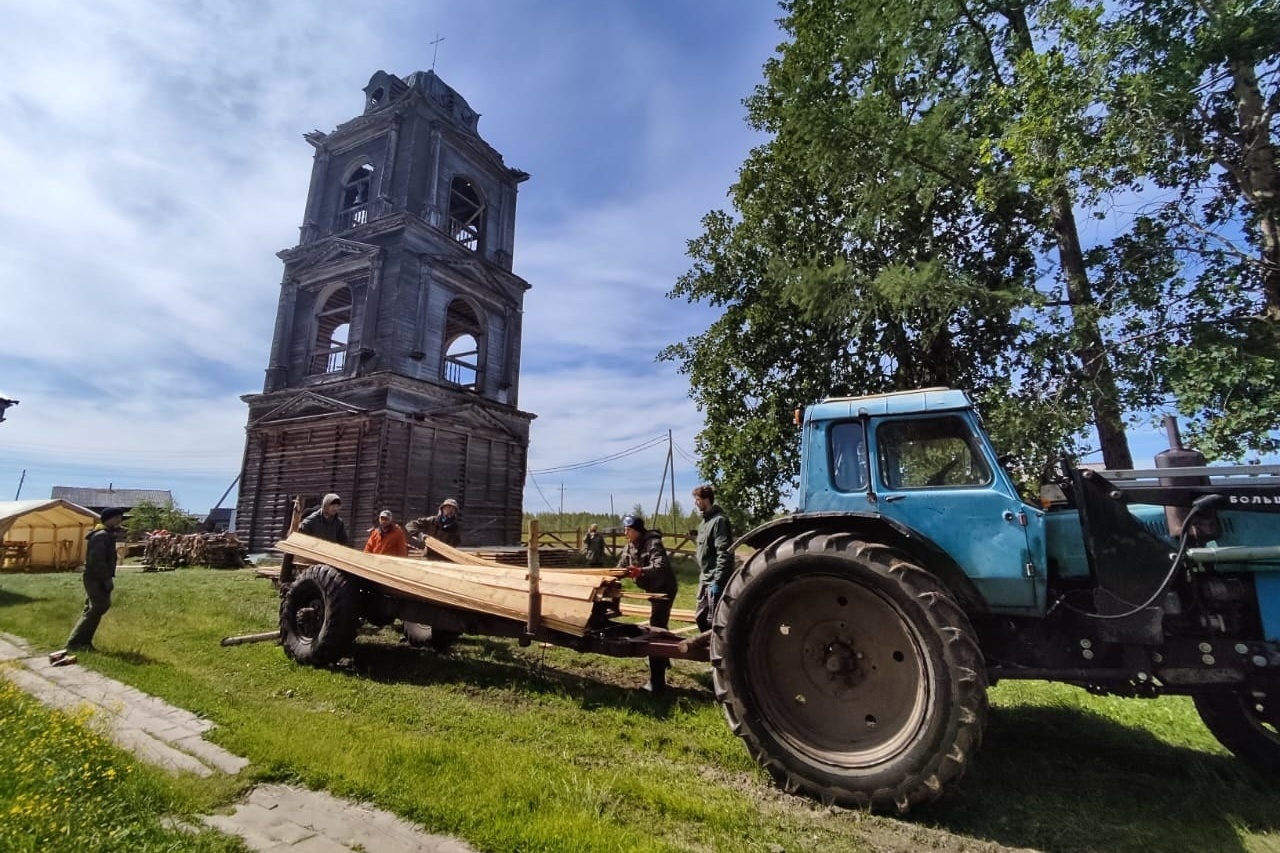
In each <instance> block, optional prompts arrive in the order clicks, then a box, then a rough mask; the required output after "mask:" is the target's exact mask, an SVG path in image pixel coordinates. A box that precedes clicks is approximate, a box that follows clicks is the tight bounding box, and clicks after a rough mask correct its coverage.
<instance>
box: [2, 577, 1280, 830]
mask: <svg viewBox="0 0 1280 853" xmlns="http://www.w3.org/2000/svg"><path fill="white" fill-rule="evenodd" d="M693 578H694V575H693V571H692V569H691V567H690V566H689V565H685V566H683V567H682V568H681V580H682V592H681V596H680V599H679V600H678V601H677V606H680V607H692V604H693V593H694V587H695V586H696V583H695V581H694V579H693ZM81 597H82V592H81V588H80V579H79V576H78V575H71V574H50V575H3V576H0V630H3V631H7V632H10V633H14V634H17V635H19V636H22V637H25V638H27V639H28V640H29V641H30V642H31V643H32V644H33V646H35V647H36V648H37V649H38V650H48V649H52V648H57V647H59V646H60V645H61V643H62V642H63V641H64V640H65V638H66V634H67V632H68V631H69V629H70V627H71V624H72V623H73V622H74V620H75V616H76V615H77V613H78V611H79V609H80V606H81ZM277 606H278V598H277V594H276V592H275V591H274V590H273V589H272V587H271V585H270V584H269V583H268V582H267V581H265V580H261V579H258V578H255V577H254V576H253V573H252V572H251V571H214V570H206V569H182V570H179V571H176V572H162V573H155V574H142V573H139V572H137V571H136V570H130V569H128V568H126V569H124V570H123V571H122V573H121V576H120V577H119V578H118V579H117V584H116V596H115V601H114V606H113V608H112V610H111V612H110V613H108V614H107V616H106V617H105V619H104V620H103V624H102V628H101V629H100V630H99V632H98V635H97V638H96V639H95V644H96V645H97V646H98V648H99V649H100V651H99V652H97V653H90V654H85V655H83V656H82V657H81V661H82V663H83V665H86V666H89V667H92V668H94V669H97V670H99V671H101V672H103V673H105V674H106V675H109V676H111V677H113V678H117V679H120V680H121V681H124V682H126V683H129V684H132V685H135V686H137V687H138V688H140V689H142V690H144V691H147V692H149V693H153V694H155V695H157V696H160V697H161V698H163V699H165V700H167V701H169V702H172V703H174V704H176V705H179V706H181V707H184V708H187V709H189V710H191V711H194V712H196V713H198V714H202V715H205V716H207V717H209V718H210V719H212V720H213V721H215V722H216V723H217V724H218V725H219V728H218V729H216V730H215V731H214V732H213V733H212V734H211V735H210V737H211V738H212V739H214V740H216V741H217V742H218V743H220V744H221V745H222V746H224V747H226V748H227V749H229V750H231V751H232V752H235V753H237V754H240V755H244V756H247V757H249V758H250V759H251V761H252V764H251V765H250V767H249V768H248V769H247V770H246V771H245V772H244V773H243V774H242V776H243V777H247V778H248V781H252V780H269V781H287V782H295V783H300V784H303V785H307V786H310V787H315V788H325V789H327V790H329V791H331V792H332V793H334V794H335V795H338V796H344V797H351V798H354V799H360V800H367V801H371V802H374V803H375V804H377V805H379V806H381V807H383V808H386V809H388V810H391V811H394V812H396V813H398V814H400V815H403V816H404V817H406V818H409V819H411V820H414V821H416V822H418V823H420V824H422V825H423V826H425V827H426V828H427V829H428V830H431V831H434V832H445V833H451V834H456V835H459V836H461V837H463V838H465V839H467V840H468V841H469V842H471V843H472V844H473V845H475V846H476V847H478V848H480V849H482V850H486V851H578V850H581V851H605V850H609V851H614V850H734V851H773V853H776V851H778V850H780V849H781V850H786V851H799V850H823V851H827V850H831V851H836V850H840V851H844V850H848V851H871V850H893V851H924V850H945V851H956V853H958V851H961V850H969V851H981V850H983V849H984V848H986V847H988V845H987V844H985V843H984V842H988V841H990V842H998V843H1000V844H1005V845H1011V846H1016V847H1034V848H1038V849H1041V850H1045V851H1051V853H1073V852H1074V851H1108V852H1109V853H1112V851H1115V852H1117V853H1118V851H1135V853H1137V851H1144V853H1145V851H1213V853H1230V851H1262V850H1273V849H1274V850H1280V799H1278V798H1277V796H1276V795H1277V788H1276V787H1275V786H1273V785H1270V784H1267V783H1264V782H1263V781H1262V780H1261V779H1259V778H1258V777H1257V776H1255V775H1253V774H1252V773H1251V772H1249V771H1247V770H1246V769H1245V768H1244V767H1243V765H1241V764H1240V763H1239V762H1237V761H1236V760H1235V759H1234V758H1232V757H1230V756H1229V755H1227V754H1226V753H1225V752H1224V751H1223V750H1222V749H1221V748H1220V747H1218V745H1217V744H1216V742H1215V741H1214V740H1213V738H1212V737H1211V736H1210V735H1209V733H1208V732H1207V731H1206V730H1205V729H1204V727H1203V726H1202V725H1201V724H1200V722H1199V720H1198V719H1197V717H1196V716H1195V713H1194V711H1193V709H1192V708H1191V704H1190V702H1188V701H1185V700H1182V699H1179V698H1167V699H1160V700H1156V701H1137V700H1120V699H1107V698H1098V697H1093V696H1089V695H1088V694H1086V693H1084V692H1083V691H1080V690H1077V689H1074V688H1068V687H1061V686H1056V685H1046V684H1042V683H1006V684H1002V685H1000V686H998V687H997V688H995V689H993V690H992V692H991V700H992V706H993V707H992V712H991V716H990V721H989V725H988V727H987V736H986V741H985V745H984V747H983V749H982V750H981V751H979V752H978V754H977V756H976V758H975V760H974V761H973V763H972V765H971V766H970V769H969V771H968V774H967V775H966V776H965V778H964V779H962V780H961V781H960V782H959V783H958V784H956V785H954V786H953V787H952V788H951V789H950V790H949V791H948V794H947V796H946V797H944V798H943V800H942V801H941V802H940V803H937V804H935V805H933V806H930V807H927V808H921V809H918V810H916V811H915V812H913V813H912V819H911V820H910V821H897V820H890V819H886V818H879V817H872V816H869V815H866V814H863V813H859V812H847V811H841V810H833V809H827V808H823V807H821V806H819V805H815V804H813V803H810V802H808V801H806V800H803V799H799V798H795V797H790V796H787V795H785V794H783V793H781V792H779V791H778V790H776V789H775V788H774V787H772V785H771V784H770V783H769V781H768V779H767V778H766V777H765V775H764V774H763V773H762V772H761V771H759V770H758V769H757V768H756V766H755V764H754V763H753V762H752V761H751V760H750V759H749V758H748V756H747V754H746V751H745V749H744V748H743V747H742V745H741V744H740V743H739V742H738V741H737V739H736V738H734V737H733V735H732V734H731V733H730V732H729V730H728V727H727V726H726V725H725V722H724V719H723V717H722V715H721V713H720V710H719V708H718V707H717V706H716V704H715V703H714V702H713V701H712V698H711V695H710V691H709V689H708V684H709V671H708V667H707V666H706V665H705V664H695V663H689V662H676V663H675V665H674V667H673V670H672V679H671V680H672V682H673V684H674V685H675V688H676V689H675V691H674V696H673V697H672V698H671V699H670V700H669V701H662V700H654V699H652V698H651V697H649V696H648V695H647V694H643V693H641V692H639V691H638V690H636V689H635V688H636V686H637V685H639V684H641V683H643V682H644V680H645V678H646V675H647V668H646V664H645V661H644V660H643V659H636V660H617V659H612V658H604V657H598V656H591V655H580V654H576V653H573V652H569V651H566V650H563V649H556V648H542V647H539V646H533V647H530V648H520V647H519V646H518V645H517V644H516V643H515V642H514V641H507V640H494V639H487V638H471V637H468V638H464V639H463V640H462V641H461V642H460V643H459V644H458V645H457V646H456V647H455V648H454V650H453V651H451V652H450V653H448V654H444V655H441V654H436V653H434V652H432V651H430V650H420V649H413V648H409V647H408V646H406V645H404V644H402V643H400V642H398V638H397V637H396V636H395V635H394V634H393V633H392V632H391V631H390V630H384V631H382V632H380V633H377V634H373V635H370V636H366V637H362V638H361V640H360V641H359V643H358V646H357V652H356V655H355V656H354V658H353V659H352V661H351V662H350V664H349V665H344V666H342V667H338V668H334V669H330V670H313V669H307V668H304V667H301V666H298V665H296V664H294V663H292V662H291V661H289V660H288V659H286V658H285V656H284V653H283V652H282V651H281V650H280V648H279V647H278V646H276V645H272V644H258V645H248V646H236V647H231V648H222V647H220V646H219V645H218V640H219V639H220V638H221V637H223V636H227V635H230V634H241V633H253V632H257V631H263V630H269V629H270V628H272V627H274V625H275V623H276V618H277V616H276V614H277ZM31 713H36V712H34V711H32V712H31ZM0 736H5V737H7V732H4V733H0ZM0 772H4V773H11V772H13V771H11V770H10V769H9V767H8V765H4V764H0ZM5 784H7V782H6V780H2V779H0V791H2V790H4V788H3V786H4V785H5ZM240 784H244V780H241V781H240ZM234 795H235V791H232V790H230V788H229V786H227V785H225V783H224V790H221V791H217V790H215V789H214V788H213V787H212V786H211V785H209V784H206V785H205V786H204V787H201V788H199V790H198V791H196V792H194V793H189V794H188V795H187V797H188V800H190V799H191V798H195V799H197V800H198V799H199V798H200V797H204V798H206V799H212V800H218V798H219V797H221V802H223V803H229V802H230V801H231V799H233V798H234ZM178 810H179V811H181V809H178ZM934 830H945V831H946V832H949V833H956V834H958V835H959V836H960V837H959V838H955V837H951V836H948V835H944V834H943V833H939V832H935V831H934ZM120 849H132V848H120ZM183 849H193V850H194V849H204V848H195V847H191V848H183Z"/></svg>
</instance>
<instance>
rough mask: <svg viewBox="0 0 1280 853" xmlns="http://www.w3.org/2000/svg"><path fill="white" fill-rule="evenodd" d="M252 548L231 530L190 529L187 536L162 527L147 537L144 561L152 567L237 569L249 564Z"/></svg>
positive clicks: (147, 565) (145, 564) (144, 563)
mask: <svg viewBox="0 0 1280 853" xmlns="http://www.w3.org/2000/svg"><path fill="white" fill-rule="evenodd" d="M248 554H249V549H248V548H246V547H244V545H242V544H240V540H239V539H237V538H236V535H235V534H234V533H231V532H229V531H228V532H227V533H191V534H188V535H186V536H180V535H175V534H173V533H168V532H165V531H161V532H158V533H153V534H151V535H149V536H148V537H147V546H146V550H144V551H143V554H142V564H143V565H144V566H146V567H149V568H152V569H173V568H178V567H180V566H208V567H209V568H212V569H238V568H241V567H243V566H247V565H249V560H248Z"/></svg>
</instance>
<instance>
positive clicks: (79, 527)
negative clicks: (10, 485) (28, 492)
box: [0, 498, 98, 571]
mask: <svg viewBox="0 0 1280 853" xmlns="http://www.w3.org/2000/svg"><path fill="white" fill-rule="evenodd" d="M97 521H98V514H97V513H95V512H93V511H91V510H87V509H85V508H84V507H82V506H80V505H78V504H73V503H71V501H64V500H62V499H60V498H50V499H48V500H35V501H0V548H2V549H3V550H0V569H7V570H10V571H13V570H15V569H17V570H21V569H25V568H32V569H37V568H41V569H43V568H50V569H74V568H75V567H77V566H80V565H82V564H83V563H84V549H85V541H84V538H85V536H86V535H87V534H88V533H89V531H90V530H91V529H92V528H93V525H94V524H96V523H97Z"/></svg>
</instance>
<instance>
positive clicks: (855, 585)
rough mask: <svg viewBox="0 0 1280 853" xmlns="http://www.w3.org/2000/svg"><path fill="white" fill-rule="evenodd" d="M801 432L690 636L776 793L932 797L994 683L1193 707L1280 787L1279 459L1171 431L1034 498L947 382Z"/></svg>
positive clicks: (1065, 473)
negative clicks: (1245, 455) (784, 511)
mask: <svg viewBox="0 0 1280 853" xmlns="http://www.w3.org/2000/svg"><path fill="white" fill-rule="evenodd" d="M801 427H802V430H803V438H802V463H801V473H800V491H799V500H800V508H799V510H798V511H797V512H795V513H793V514H791V515H788V516H786V517H783V518H780V519H777V520H775V521H772V522H770V523H768V524H765V525H763V526H761V527H758V528H756V529H755V530H752V531H751V532H750V533H748V534H746V535H745V536H744V537H743V538H742V539H741V540H740V541H739V543H738V545H739V547H742V546H749V547H750V548H751V549H753V552H752V555H751V556H750V557H749V558H748V559H747V560H746V562H745V563H744V564H743V565H742V566H741V568H739V569H738V571H737V572H736V573H735V574H734V576H733V578H732V580H731V581H730V583H729V584H728V586H727V589H726V591H725V594H724V598H723V599H722V601H721V604H720V606H719V607H718V608H717V610H716V614H715V619H714V626H713V628H712V631H711V636H710V643H711V661H712V666H713V676H714V683H715V690H716V695H717V697H718V699H719V701H720V702H721V704H722V706H723V708H724V711H725V713H726V715H727V716H728V718H729V723H730V725H731V726H732V727H733V730H734V731H735V732H736V733H737V734H738V735H739V736H740V737H741V738H742V739H743V740H744V741H745V742H746V744H747V746H748V748H749V749H750V751H751V753H752V754H753V755H754V756H755V757H756V759H757V760H758V761H759V762H760V763H761V764H762V765H763V766H764V767H765V768H766V769H767V770H768V771H769V772H770V773H771V774H772V775H773V776H774V777H775V779H777V781H778V782H779V783H780V784H782V785H783V787H785V788H786V789H788V790H791V791H798V792H802V793H805V794H808V795H810V796H813V797H817V798H819V799H821V800H824V801H827V802H832V803H836V804H839V805H845V806H852V807H860V808H870V809H873V810H877V811H897V812H905V811H907V810H908V809H909V808H911V807H912V806H913V805H916V804H919V803H922V802H927V801H930V800H933V799H935V798H937V797H938V796H939V795H941V794H942V792H943V791H944V789H945V788H946V787H947V786H948V785H949V784H951V783H953V782H954V781H956V780H957V779H958V778H959V777H960V776H961V774H962V773H963V772H964V770H965V767H966V765H967V763H968V762H969V761H970V759H971V757H972V756H973V754H974V751H975V750H976V749H977V747H978V745H979V744H980V743H981V741H982V735H983V726H984V722H985V719H986V713H987V688H988V687H989V686H991V685H993V684H995V683H996V682H997V681H999V680H1001V679H1040V680H1048V681H1059V682H1065V683H1068V684H1075V685H1078V686H1080V687H1083V688H1085V689H1087V690H1089V691H1091V692H1095V693H1101V694H1113V695H1122V696H1132V697H1138V698H1151V697H1156V696H1160V695H1165V694H1184V695H1189V696H1191V697H1192V699H1193V700H1194V702H1195V706H1196V709H1197V710H1198V712H1199V714H1200V716H1201V718H1202V719H1203V720H1204V723H1205V725H1206V726H1207V727H1208V728H1209V730H1210V731H1212V732H1213V734H1214V735H1215V736H1216V737H1217V738H1218V739H1219V740H1220V741H1221V742H1222V743H1223V744H1224V745H1225V746H1226V747H1227V748H1228V749H1230V750H1231V751H1232V752H1233V753H1235V754H1236V755H1237V756H1238V757H1240V758H1241V759H1243V760H1245V761H1247V762H1249V763H1251V764H1253V765H1254V766H1256V767H1257V768H1259V769H1261V770H1262V771H1264V772H1265V773H1267V774H1268V775H1270V776H1271V777H1272V778H1274V777H1275V776H1276V774H1277V773H1278V772H1280V535H1278V533H1280V528H1278V527H1277V525H1276V518H1275V513H1277V512H1280V476H1277V475H1280V466H1239V467H1216V466H1215V467H1204V465H1203V459H1202V458H1201V457H1199V456H1198V454H1194V453H1193V452H1192V451H1187V450H1183V449H1181V448H1180V446H1178V445H1179V442H1177V441H1176V440H1174V441H1172V442H1171V443H1173V444H1174V445H1175V446H1174V447H1173V448H1171V449H1170V450H1168V451H1165V452H1163V453H1161V454H1159V455H1158V456H1157V458H1156V465H1157V467H1156V469H1154V470H1150V471H1095V470H1085V469H1078V468H1075V467H1073V466H1071V465H1070V464H1068V463H1066V462H1063V463H1062V465H1061V470H1060V471H1058V472H1056V476H1055V477H1054V478H1053V479H1054V481H1055V482H1054V483H1053V484H1052V485H1050V486H1049V487H1047V489H1046V490H1045V491H1044V492H1042V496H1043V497H1044V499H1043V500H1038V501H1036V502H1034V503H1032V502H1028V501H1026V500H1024V499H1023V498H1022V497H1021V496H1020V495H1019V491H1018V488H1017V487H1016V485H1015V482H1014V480H1013V478H1012V477H1011V476H1010V475H1009V473H1008V472H1007V471H1006V470H1005V467H1004V466H1003V465H1002V460H1001V459H1000V458H999V457H998V456H997V454H996V451H995V449H994V448H993V446H992V444H991V441H990V440H989V438H988V437H987V435H986V434H985V433H984V431H983V429H982V425H981V422H980V420H979V418H978V415H977V413H976V412H975V411H974V408H973V406H972V404H971V402H970V401H969V399H968V398H967V396H966V395H965V394H964V393H963V392H961V391H956V390H951V389H946V388H930V389H925V390H919V391H911V392H905V393H894V394H882V395H875V396H869V397H857V398H836V399H828V400H825V401H823V402H821V403H818V404H815V405H813V406H810V407H809V408H808V409H807V410H806V411H805V412H804V416H803V419H802V422H801ZM1171 438H1176V427H1174V428H1173V430H1171Z"/></svg>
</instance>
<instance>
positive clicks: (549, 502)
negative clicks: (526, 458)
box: [529, 471, 556, 512]
mask: <svg viewBox="0 0 1280 853" xmlns="http://www.w3.org/2000/svg"><path fill="white" fill-rule="evenodd" d="M529 480H530V481H531V482H532V483H533V487H534V488H535V489H537V490H538V497H540V498H542V502H543V503H544V504H546V505H547V509H549V510H551V511H552V512H555V511H556V508H555V507H553V506H552V505H551V501H549V500H547V496H546V495H544V494H543V493H542V486H539V485H538V479H537V478H536V477H534V476H533V472H532V471H530V472H529Z"/></svg>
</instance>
